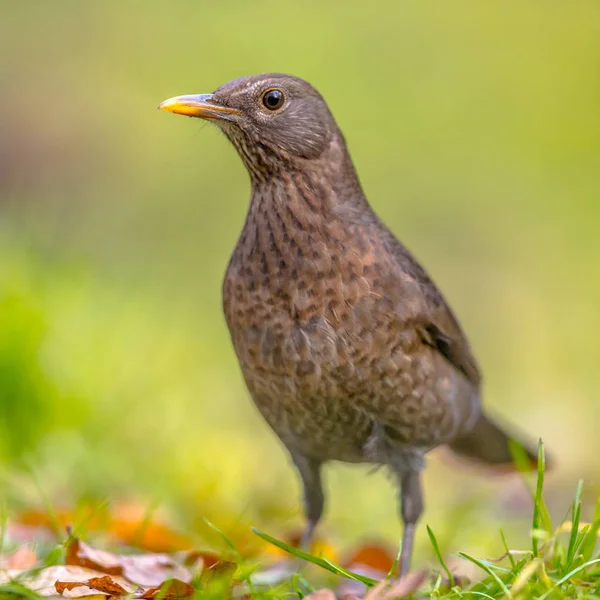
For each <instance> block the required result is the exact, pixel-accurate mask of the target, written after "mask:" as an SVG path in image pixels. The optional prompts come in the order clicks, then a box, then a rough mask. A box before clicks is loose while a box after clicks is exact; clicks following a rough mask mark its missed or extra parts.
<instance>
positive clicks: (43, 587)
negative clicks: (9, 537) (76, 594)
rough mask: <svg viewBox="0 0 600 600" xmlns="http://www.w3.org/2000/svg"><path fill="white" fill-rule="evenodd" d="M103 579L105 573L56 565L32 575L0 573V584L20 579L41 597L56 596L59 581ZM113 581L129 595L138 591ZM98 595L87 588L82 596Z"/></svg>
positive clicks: (124, 581) (115, 580)
mask: <svg viewBox="0 0 600 600" xmlns="http://www.w3.org/2000/svg"><path fill="white" fill-rule="evenodd" d="M102 577H104V573H99V572H98V571H94V570H92V569H87V568H85V567H77V566H64V565H55V566H52V567H46V568H45V569H41V570H39V571H36V572H34V573H32V574H29V573H26V572H25V573H24V572H23V571H8V572H7V573H6V577H3V573H0V582H3V583H7V582H9V581H11V580H14V579H18V581H19V582H20V583H21V584H23V585H24V586H25V587H27V588H29V589H31V590H33V591H34V592H37V593H38V594H39V595H40V596H56V594H57V591H56V587H55V583H56V582H57V581H58V582H62V583H66V582H76V583H83V582H87V581H89V580H91V579H96V578H99V579H101V578H102ZM111 579H112V581H113V582H114V583H116V584H118V585H120V586H121V587H122V588H123V589H124V590H125V592H126V593H127V594H132V593H133V592H135V591H136V589H137V586H135V585H132V584H131V583H129V582H128V581H126V580H125V579H124V578H122V577H119V576H112V577H111ZM84 589H86V588H84ZM98 593H99V592H98V591H90V590H89V588H87V590H86V593H85V594H81V595H94V594H98Z"/></svg>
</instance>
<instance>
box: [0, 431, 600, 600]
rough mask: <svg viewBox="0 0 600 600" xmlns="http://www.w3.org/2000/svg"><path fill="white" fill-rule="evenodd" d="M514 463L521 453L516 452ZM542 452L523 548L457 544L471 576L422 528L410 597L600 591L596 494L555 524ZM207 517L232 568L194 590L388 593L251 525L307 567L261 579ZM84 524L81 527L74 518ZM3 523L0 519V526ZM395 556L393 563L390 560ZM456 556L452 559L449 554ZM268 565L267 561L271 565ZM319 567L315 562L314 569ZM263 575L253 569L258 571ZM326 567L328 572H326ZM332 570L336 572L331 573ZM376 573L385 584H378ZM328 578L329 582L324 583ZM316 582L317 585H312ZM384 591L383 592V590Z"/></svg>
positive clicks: (8, 590) (58, 552)
mask: <svg viewBox="0 0 600 600" xmlns="http://www.w3.org/2000/svg"><path fill="white" fill-rule="evenodd" d="M517 463H518V460H517ZM545 468H546V467H545V459H544V451H543V446H542V443H541V441H540V444H539V468H538V471H537V477H536V479H535V481H531V480H530V479H531V478H530V476H528V475H526V474H524V475H523V477H524V478H525V482H526V484H527V485H528V486H530V488H531V496H532V501H533V511H532V519H531V529H530V535H529V537H530V542H531V546H530V547H529V548H526V549H510V546H509V543H508V542H507V540H506V538H505V536H504V534H503V532H499V535H500V537H501V539H502V543H503V546H504V548H505V550H506V551H505V554H504V555H503V556H502V557H500V558H499V559H489V558H477V557H474V556H471V555H469V554H467V553H464V552H458V553H457V557H459V558H460V559H461V560H462V561H465V563H471V564H472V565H474V566H475V567H476V568H477V572H479V573H480V577H475V578H474V580H473V581H469V580H467V579H466V578H465V577H461V576H460V574H459V573H458V572H457V571H456V570H454V571H453V569H452V567H450V566H449V565H450V563H449V562H447V561H446V560H445V559H444V557H443V556H442V552H441V550H440V547H439V545H438V543H437V540H436V537H435V534H434V532H433V531H432V529H431V528H430V527H429V526H427V527H426V528H427V533H428V536H429V539H430V542H431V545H432V548H433V553H434V555H435V556H436V557H437V564H433V565H431V566H430V571H429V576H428V577H427V578H426V580H425V583H424V584H423V585H422V587H420V588H419V589H416V590H413V593H412V597H414V598H436V599H440V600H444V599H448V600H451V599H459V598H490V599H500V598H503V599H528V598H531V599H533V598H535V599H538V600H546V599H549V600H554V599H556V600H558V599H567V598H589V599H591V598H600V553H599V552H598V549H597V536H598V531H599V530H600V500H599V501H598V503H597V505H596V510H595V512H594V518H593V521H592V522H591V523H584V522H583V521H582V519H581V507H582V489H583V485H582V482H579V483H578V484H577V487H576V489H575V494H574V498H573V502H572V504H571V507H570V519H569V520H565V521H564V522H562V523H560V525H558V526H554V525H553V524H552V521H551V519H550V517H549V513H548V510H547V507H546V504H545V501H544V494H543V491H544V476H545ZM207 525H208V526H209V527H210V528H211V529H213V530H214V531H216V533H217V534H218V535H219V536H221V537H222V538H223V540H224V542H225V546H226V547H227V548H228V554H229V556H231V557H232V558H233V560H234V562H235V563H236V565H237V569H236V570H235V572H227V573H225V574H223V575H215V576H213V577H210V576H206V575H205V574H202V576H200V577H197V578H196V579H195V580H194V581H193V584H194V588H195V590H196V591H195V595H194V597H196V598H202V599H205V598H222V597H226V596H228V595H229V594H230V592H231V590H232V589H233V588H234V587H235V588H236V589H237V590H239V591H240V593H242V592H243V593H245V594H247V596H246V597H249V598H253V599H257V600H262V599H264V600H266V599H272V600H277V599H281V600H283V599H284V598H305V597H307V596H308V595H310V593H311V592H312V591H314V590H315V588H317V587H321V586H322V585H329V586H330V587H331V588H332V589H336V588H337V587H338V585H339V584H340V582H342V581H343V580H352V581H354V582H355V583H358V584H362V586H364V589H365V590H366V591H367V593H368V590H369V589H372V588H375V587H377V586H378V587H377V590H378V591H380V593H385V589H386V582H389V583H387V585H392V581H393V574H392V572H388V573H382V574H381V577H380V578H374V577H372V576H366V575H365V574H363V573H359V572H354V571H352V570H349V569H347V568H344V567H342V566H341V565H338V564H336V563H334V562H332V561H331V560H329V559H327V558H326V557H324V556H317V555H314V554H310V553H308V552H304V551H302V550H299V549H298V548H296V547H293V546H290V545H289V544H287V543H285V542H283V541H281V540H278V539H276V538H274V537H272V536H270V535H269V534H267V533H264V532H262V531H259V530H257V529H254V530H253V531H254V533H255V534H256V535H257V536H259V537H260V538H262V540H264V541H266V542H268V543H269V544H272V545H274V546H276V547H277V548H279V549H281V550H284V551H285V552H287V553H288V554H289V555H290V556H291V557H293V558H294V559H295V560H297V561H301V563H300V564H302V563H303V564H304V565H305V566H306V567H309V568H308V569H302V573H298V574H295V575H293V576H291V577H289V578H287V579H285V580H284V581H283V582H281V581H277V579H276V578H275V579H273V580H272V583H271V585H268V584H265V583H264V582H265V581H268V578H266V579H265V577H264V574H265V572H266V571H268V569H269V564H267V563H264V564H261V563H256V562H254V563H252V562H249V561H247V559H244V558H243V557H242V555H241V554H240V552H238V550H237V549H236V546H235V543H234V542H233V541H232V540H231V539H229V538H228V537H227V535H225V534H224V533H223V532H222V531H221V530H219V529H218V528H217V527H216V526H215V525H213V524H212V523H210V522H208V521H207ZM76 529H77V530H78V531H80V532H81V530H82V529H83V527H82V526H81V525H79V526H76ZM2 530H4V527H2ZM66 543H68V542H63V543H61V544H59V545H57V546H55V547H54V548H50V549H49V550H48V552H47V554H46V556H45V558H44V559H43V561H42V566H48V565H51V564H57V563H58V562H60V561H61V560H62V557H63V556H64V549H65V544H66ZM395 564H396V563H395ZM454 564H456V561H454ZM271 566H272V565H271ZM313 567H317V568H318V569H314V568H313ZM259 572H260V573H261V575H262V577H258V573H259ZM324 574H326V575H327V577H328V578H329V579H324V577H323V575H324ZM332 576H334V577H332ZM380 580H381V581H383V584H380ZM324 581H327V584H325V583H323V582H324ZM317 583H318V584H319V585H317ZM0 597H1V598H32V597H35V594H34V593H32V592H31V591H30V590H28V589H27V587H26V586H24V585H23V580H22V579H19V580H15V581H11V582H9V583H6V584H4V585H1V586H0ZM383 597H385V596H382V598H383ZM386 598H387V600H390V598H391V597H386Z"/></svg>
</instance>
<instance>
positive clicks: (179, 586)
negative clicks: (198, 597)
mask: <svg viewBox="0 0 600 600" xmlns="http://www.w3.org/2000/svg"><path fill="white" fill-rule="evenodd" d="M193 595H194V588H193V587H192V586H191V585H190V584H189V583H186V582H185V581H181V580H180V579H169V580H168V581H165V582H164V583H163V584H162V585H160V586H158V587H153V588H150V589H148V590H145V591H144V593H143V594H142V595H141V596H137V595H136V598H141V599H144V600H152V599H153V598H156V597H157V596H160V598H164V599H165V600H177V599H178V598H189V597H190V596H193Z"/></svg>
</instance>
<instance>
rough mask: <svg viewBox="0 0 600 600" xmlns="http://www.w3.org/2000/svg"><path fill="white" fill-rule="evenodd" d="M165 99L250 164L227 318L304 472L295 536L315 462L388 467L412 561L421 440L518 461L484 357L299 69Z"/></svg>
mask: <svg viewBox="0 0 600 600" xmlns="http://www.w3.org/2000/svg"><path fill="white" fill-rule="evenodd" d="M159 108H160V109H162V110H165V111H168V112H173V113H177V114H182V115H187V116H190V117H199V118H201V119H207V120H210V121H212V122H214V123H215V124H216V125H218V126H219V127H220V128H221V130H222V131H223V132H224V133H225V135H226V136H227V137H228V138H229V140H230V141H231V142H232V144H233V145H234V146H235V148H236V149H237V151H238V153H239V155H240V157H241V159H242V161H243V162H244V165H245V166H246V168H247V170H248V173H249V174H250V179H251V183H252V195H251V199H250V208H249V210H248V215H247V217H246V223H245V225H244V229H243V230H242V233H241V235H240V238H239V240H238V243H237V246H236V248H235V250H234V252H233V255H232V257H231V261H230V263H229V267H228V269H227V273H226V275H225V282H224V286H223V302H224V310H225V317H226V320H227V325H228V326H229V331H230V333H231V339H232V341H233V346H234V348H235V352H236V354H237V357H238V359H239V362H240V365H241V368H242V372H243V375H244V378H245V380H246V384H247V386H248V389H249V391H250V394H251V395H252V398H253V400H254V402H255V403H256V406H257V407H258V409H259V410H260V412H261V413H262V415H263V416H264V418H265V419H266V421H267V422H268V423H269V425H270V426H271V427H272V428H273V430H274V431H275V433H276V434H277V435H278V436H279V438H280V439H281V441H282V442H283V443H284V445H285V446H286V448H287V449H288V450H289V452H290V455H291V458H292V460H293V462H294V463H295V465H296V467H297V469H298V472H299V473H300V477H301V478H302V482H303V485H304V501H305V510H306V517H307V527H306V531H305V535H304V538H303V542H304V544H308V543H309V541H310V538H311V536H312V533H313V530H314V528H315V526H316V525H317V522H318V521H319V518H320V517H321V513H322V511H323V503H324V498H323V489H322V486H321V466H322V464H323V463H324V462H325V461H329V460H339V461H346V462H353V463H358V462H368V463H374V464H377V465H386V466H387V467H389V469H390V470H391V471H392V473H393V474H394V476H395V477H397V479H398V483H399V488H400V492H399V496H400V506H401V511H400V512H401V515H402V520H403V522H404V534H403V541H402V555H401V559H402V562H401V573H402V574H404V573H406V572H407V571H408V569H409V564H410V557H411V554H412V546H413V537H414V532H415V525H416V523H417V521H418V519H419V517H420V515H421V512H422V510H423V500H422V492H421V481H420V480H421V477H420V473H421V471H422V469H423V466H424V456H425V454H426V453H427V452H428V451H429V450H431V449H432V448H435V447H436V446H439V445H441V444H448V445H449V446H450V447H451V448H452V449H453V450H454V451H456V452H457V453H459V454H462V455H465V456H468V457H470V458H472V459H476V460H479V461H480V462H482V463H485V464H489V465H496V466H505V467H510V465H512V455H511V451H510V449H509V438H512V435H509V434H507V433H506V432H505V431H504V430H503V429H501V428H500V427H499V426H497V425H496V424H494V423H493V422H492V421H491V420H490V419H489V418H488V417H486V416H485V414H483V413H482V412H481V409H480V384H481V379H480V374H479V370H478V367H477V363H476V361H475V359H474V357H473V354H472V352H471V348H470V347H469V344H468V342H467V339H466V338H465V335H464V333H463V332H462V330H461V327H460V325H459V323H458V321H457V320H456V318H455V316H454V314H453V313H452V311H451V310H450V308H449V307H448V305H447V303H446V302H445V300H444V298H443V296H442V294H441V293H440V292H439V290H438V289H437V288H436V287H435V285H434V284H433V282H432V281H431V279H430V278H429V277H428V275H427V274H426V273H425V271H424V270H423V269H422V268H421V266H420V265H419V264H418V263H417V262H416V261H415V259H414V258H413V257H412V256H411V255H410V254H409V252H408V251H407V250H406V249H405V248H404V247H403V246H402V245H401V244H400V243H399V242H398V240H397V239H396V238H395V237H394V235H393V234H392V233H391V232H390V230H389V229H388V228H387V227H386V226H385V225H384V223H382V221H381V220H380V219H379V218H378V216H377V215H376V214H375V213H374V212H373V210H372V209H371V207H370V206H369V203H368V202H367V199H366V198H365V195H364V193H363V191H362V188H361V185H360V183H359V180H358V177H357V174H356V171H355V170H354V166H353V164H352V160H351V159H350V155H349V154H348V150H347V148H346V144H345V142H344V138H343V136H342V134H341V132H340V130H339V128H338V126H337V124H336V122H335V120H334V118H333V116H332V114H331V112H330V111H329V109H328V107H327V105H326V103H325V101H324V100H323V98H322V97H321V96H320V94H319V93H318V92H317V91H316V90H315V89H314V88H313V87H312V86H311V85H309V84H308V83H307V82H306V81H303V80H301V79H298V78H296V77H292V76H289V75H283V74H277V73H270V74H265V75H256V76H252V77H244V78H242V79H236V80H235V81H231V82H229V83H227V84H225V85H223V86H222V87H220V88H219V89H218V90H217V91H216V92H215V93H214V94H203V95H193V96H178V97H175V98H171V99H169V100H166V101H165V102H163V103H162V104H161V105H160V106H159ZM520 443H521V445H522V446H523V447H524V449H525V451H526V452H527V454H528V456H529V458H530V459H531V460H532V461H535V460H536V452H535V449H534V448H532V447H531V445H530V444H529V443H528V442H527V441H525V442H520Z"/></svg>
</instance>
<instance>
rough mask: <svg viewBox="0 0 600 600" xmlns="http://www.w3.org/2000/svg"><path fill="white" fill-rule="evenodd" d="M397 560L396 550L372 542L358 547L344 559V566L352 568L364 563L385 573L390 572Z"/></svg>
mask: <svg viewBox="0 0 600 600" xmlns="http://www.w3.org/2000/svg"><path fill="white" fill-rule="evenodd" d="M395 560H396V554H395V552H392V550H391V549H390V548H389V547H388V546H384V545H383V544H379V543H377V542H371V543H368V544H363V545H362V546H360V547H359V548H357V549H356V550H355V551H354V553H353V554H352V555H351V556H350V557H349V558H348V559H347V560H346V561H344V565H343V566H344V567H347V568H351V567H352V566H354V567H356V566H358V565H364V566H365V567H369V569H373V570H375V571H380V572H381V573H383V574H384V575H387V573H389V571H390V569H391V568H392V566H393V565H394V561H395Z"/></svg>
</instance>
